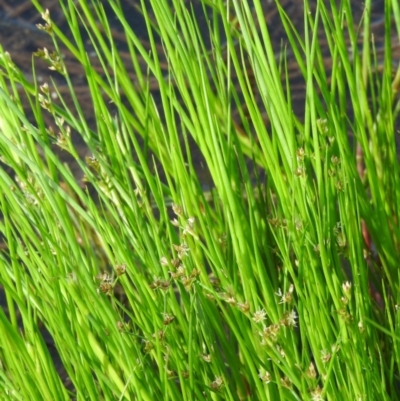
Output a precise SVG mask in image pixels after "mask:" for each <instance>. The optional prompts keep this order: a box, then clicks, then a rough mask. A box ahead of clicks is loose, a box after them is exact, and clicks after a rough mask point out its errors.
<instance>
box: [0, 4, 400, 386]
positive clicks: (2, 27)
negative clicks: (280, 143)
mask: <svg viewBox="0 0 400 401" xmlns="http://www.w3.org/2000/svg"><path fill="white" fill-rule="evenodd" d="M185 2H186V3H188V4H193V5H194V6H195V7H199V4H198V1H197V0H192V1H185ZM121 3H122V4H123V7H124V9H125V13H126V16H127V18H128V19H129V20H130V21H131V24H132V27H133V29H134V31H135V32H136V33H137V34H138V36H139V37H140V38H141V39H142V41H143V43H144V44H145V45H147V44H148V42H147V34H146V28H145V25H144V22H143V21H142V18H141V16H140V14H139V13H138V12H137V11H136V9H135V5H137V4H138V3H140V1H139V0H121ZM281 3H282V5H283V7H284V8H285V10H286V12H287V13H288V15H289V16H290V17H291V19H292V22H293V23H294V25H295V26H296V27H297V28H298V29H299V30H300V31H302V30H303V1H302V0H282V1H281ZM353 3H354V20H355V22H356V23H358V22H359V21H360V18H361V16H362V12H363V4H362V2H353ZM41 4H42V5H43V7H44V8H48V9H49V10H50V16H51V18H52V20H53V21H54V22H55V23H56V24H57V25H58V26H59V27H60V28H61V29H62V31H63V32H64V33H65V34H67V36H68V25H67V22H66V19H65V16H64V15H63V12H62V10H61V8H60V6H59V4H58V0H43V1H41ZM384 4H385V1H384V0H377V1H374V2H373V12H372V14H373V16H372V21H373V27H372V29H373V34H374V37H375V46H376V48H377V50H378V59H380V60H382V59H383V56H384V54H383V31H384V26H383V15H384V14H383V12H384ZM104 5H105V7H106V9H107V2H106V1H104ZM109 11H110V23H111V26H112V28H113V35H114V37H115V39H116V40H117V41H118V46H119V49H120V52H121V56H122V58H126V60H129V54H128V52H127V51H126V49H127V46H126V42H125V40H124V37H123V35H122V34H121V29H120V26H119V23H118V21H117V20H116V19H115V18H114V17H113V16H112V13H111V9H110V10H109ZM196 15H199V16H201V17H199V18H200V23H202V19H203V20H204V18H205V17H204V14H203V12H202V11H201V8H199V12H198V13H196ZM265 18H266V21H267V23H268V28H269V32H270V35H271V38H272V40H273V43H274V47H275V49H276V52H277V53H278V52H279V50H280V49H282V46H283V45H285V40H286V35H285V33H284V30H283V27H282V25H281V23H280V19H279V15H278V13H277V10H276V8H275V6H274V4H273V2H271V1H268V0H265ZM39 23H41V24H43V23H44V22H43V20H42V19H41V16H40V13H39V12H38V11H37V10H36V9H35V8H34V7H33V6H32V5H31V3H30V1H25V0H15V1H7V0H0V44H1V45H2V47H3V48H4V49H5V50H6V51H8V52H9V53H10V54H11V57H12V59H13V60H14V62H15V63H16V64H17V65H18V66H19V67H20V68H22V69H23V71H24V72H25V73H26V75H27V77H32V70H31V67H32V53H33V52H35V51H37V50H38V49H39V48H43V47H46V48H47V49H49V51H50V50H51V49H53V44H52V41H51V38H50V37H49V36H48V35H47V34H46V33H44V32H42V31H40V30H39V29H38V28H37V27H36V24H39ZM203 25H204V27H205V28H206V24H205V23H203V24H202V26H203ZM83 37H84V38H85V40H86V43H87V51H88V54H89V55H90V54H91V51H92V49H91V46H90V43H89V41H88V40H87V38H86V37H85V35H84V34H83ZM205 37H206V33H205ZM392 37H393V39H392V48H393V54H394V58H395V60H396V61H397V62H399V61H400V44H399V40H398V37H396V35H395V33H393V36H392ZM324 40H325V39H324V38H323V36H322V35H321V42H322V43H323V42H324ZM160 50H161V46H160ZM63 53H64V54H65V60H66V64H67V68H68V71H69V73H70V75H71V77H72V79H73V82H74V86H75V90H76V93H77V94H78V96H79V99H80V102H81V105H82V107H83V109H84V112H85V115H86V117H87V120H88V122H89V126H90V127H91V128H92V129H93V130H95V129H96V124H95V121H94V116H93V109H92V105H91V100H90V97H89V92H88V88H87V85H86V81H85V76H84V74H83V69H82V68H81V67H80V65H79V64H78V63H77V62H76V61H74V60H73V58H72V56H71V54H70V53H69V52H68V51H67V50H66V49H63ZM288 54H289V60H288V66H289V71H290V84H291V89H292V96H293V99H292V103H293V105H294V107H295V110H294V111H295V113H296V114H297V115H298V116H300V118H301V115H302V113H303V112H304V104H305V99H304V82H303V79H302V77H301V75H300V73H299V70H298V67H297V64H296V62H295V61H294V60H293V59H291V58H290V51H289V53H288ZM92 59H93V63H94V65H96V63H97V64H98V68H99V70H100V68H101V66H100V65H99V63H98V62H97V61H96V58H95V56H93V57H92ZM143 67H144V68H145V65H144V66H143ZM326 67H327V71H329V70H330V68H331V60H330V56H329V54H328V52H326ZM127 68H128V71H129V65H128V64H127ZM394 68H397V65H395V66H394ZM35 69H36V75H37V77H38V79H39V81H40V82H41V83H44V82H50V77H52V78H53V79H54V80H55V82H56V83H57V85H58V88H59V90H60V92H61V94H63V95H65V96H66V98H67V99H68V88H67V86H66V85H65V82H63V80H62V78H60V76H59V75H58V74H57V73H52V72H51V71H50V70H49V69H48V65H47V64H46V63H44V62H43V61H41V60H39V59H38V58H35ZM166 71H167V70H166ZM130 73H131V74H132V79H135V77H134V73H133V71H131V72H130ZM153 89H154V96H157V87H156V86H155V87H154V88H153ZM0 113H1V111H0ZM27 115H28V116H29V115H30V114H29V111H28V109H27ZM31 117H32V116H31ZM265 122H266V124H268V118H267V117H265ZM46 123H47V125H48V126H51V125H54V124H53V121H51V120H50V119H49V120H48V121H47V122H46ZM399 125H400V124H399V121H397V123H396V127H395V135H396V137H397V139H398V138H399V133H398V129H399ZM75 142H76V146H77V148H78V150H79V153H80V154H81V156H82V157H84V156H85V155H86V154H87V149H86V147H85V145H84V143H83V142H82V141H81V140H80V139H79V137H78V136H76V137H75ZM398 145H400V141H398ZM398 149H400V146H398ZM59 155H60V157H61V158H62V159H63V160H65V161H66V162H68V163H70V164H71V169H72V171H76V175H77V178H78V179H80V178H81V177H80V172H79V170H78V169H77V168H76V166H75V165H74V163H73V161H72V160H71V159H70V158H69V157H68V155H67V154H66V153H62V152H61V153H59ZM194 160H196V162H197V163H198V166H199V174H200V175H201V174H203V176H204V180H208V179H209V177H208V176H207V173H206V172H204V170H203V169H202V168H201V167H200V166H201V165H202V163H201V161H202V158H201V155H200V153H199V152H196V151H194ZM0 305H3V307H4V308H5V305H6V303H5V299H4V294H3V292H2V291H0ZM44 336H45V339H46V341H47V343H48V345H49V348H50V350H51V353H52V355H53V357H54V360H55V363H56V366H57V367H58V369H59V372H60V375H61V377H62V379H63V380H64V381H65V382H66V383H68V377H67V375H66V372H65V371H64V369H63V367H62V364H61V361H60V360H59V358H58V354H57V351H56V348H55V347H54V345H53V342H52V339H51V336H50V335H49V334H48V333H47V332H46V331H44ZM69 386H70V388H71V389H72V386H71V383H69Z"/></svg>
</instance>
